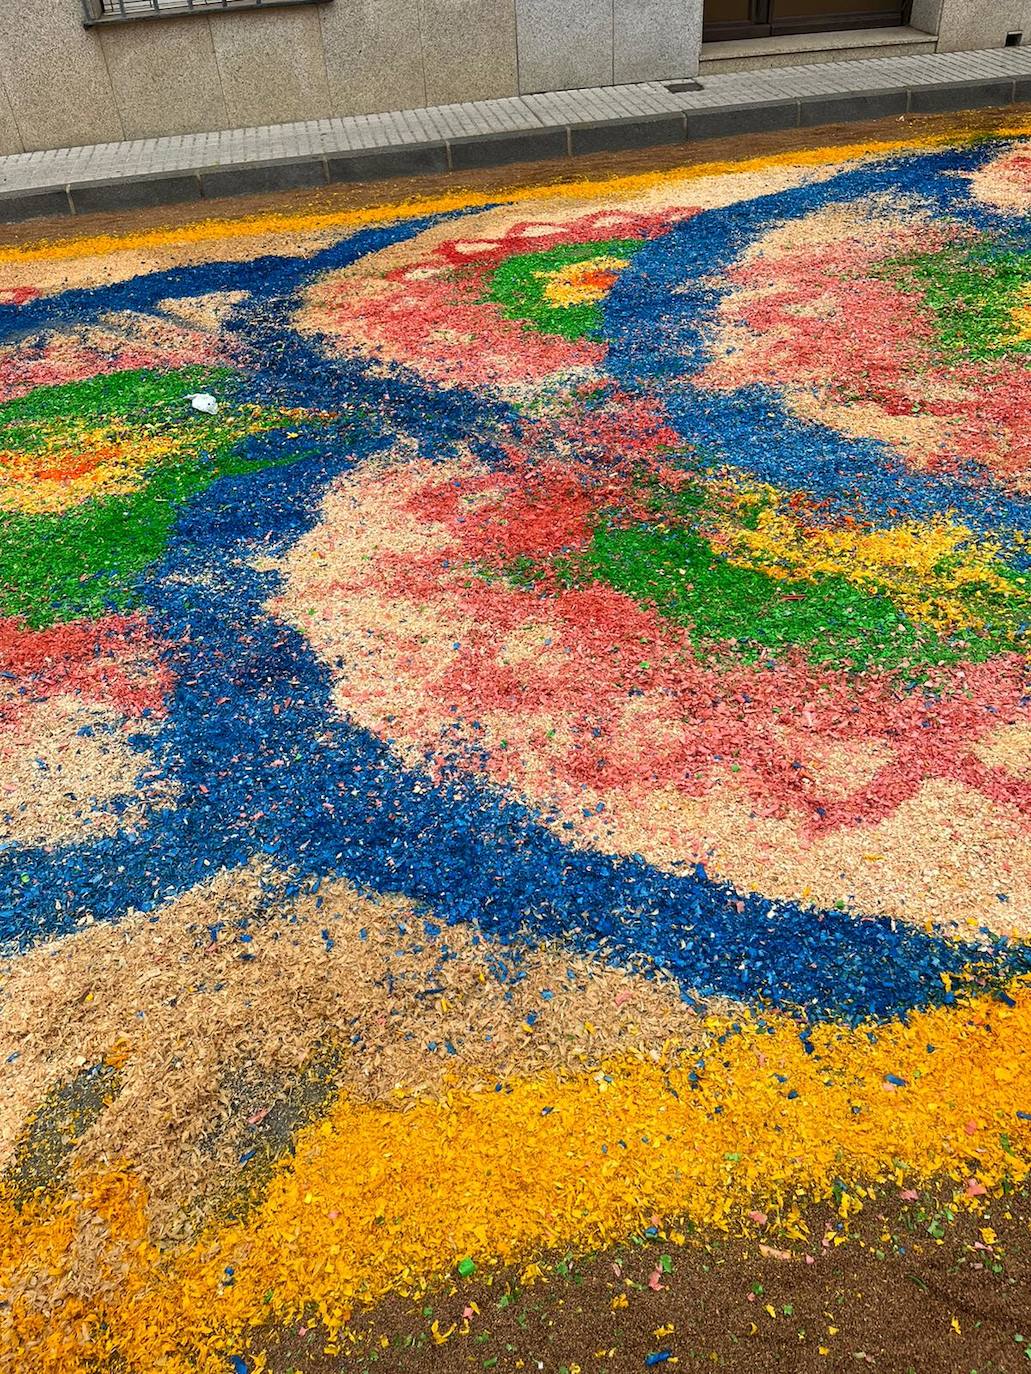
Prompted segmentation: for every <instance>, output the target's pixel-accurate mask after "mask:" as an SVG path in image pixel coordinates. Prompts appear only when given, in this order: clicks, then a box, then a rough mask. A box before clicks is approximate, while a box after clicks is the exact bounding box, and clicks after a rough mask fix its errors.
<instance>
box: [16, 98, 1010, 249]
mask: <svg viewBox="0 0 1031 1374" xmlns="http://www.w3.org/2000/svg"><path fill="white" fill-rule="evenodd" d="M1029 99H1031V77H1021V76H1018V77H1015V78H1003V79H990V80H981V81H941V82H928V83H925V84H923V85H919V86H917V85H913V86H903V85H899V86H889V87H886V88H884V89H875V90H868V91H854V92H840V93H830V94H826V95H825V94H813V95H802V96H798V97H791V98H785V99H782V100H770V101H751V102H748V103H738V104H727V105H721V106H716V107H710V108H708V109H706V108H704V107H703V108H698V107H697V106H695V105H693V104H690V103H686V102H685V105H684V107H683V109H682V110H681V111H679V112H666V113H656V114H635V115H630V116H628V117H627V118H626V119H614V120H597V119H595V120H586V119H585V120H584V121H582V122H577V123H566V124H556V125H553V126H551V127H547V126H543V127H542V126H541V125H538V126H537V127H535V128H529V129H526V130H518V129H517V130H513V131H508V132H503V133H485V134H473V135H470V136H469V137H463V138H450V139H448V138H444V139H440V140H439V141H436V142H422V143H415V142H413V143H400V144H397V143H395V144H394V145H393V146H384V147H380V148H375V147H374V148H364V149H360V150H354V151H346V150H343V149H341V150H339V151H336V152H328V151H327V152H324V153H323V154H322V155H321V156H317V155H312V154H309V155H308V156H305V157H293V158H276V159H263V160H244V161H240V162H237V163H227V164H225V165H217V166H208V167H200V168H197V169H190V170H185V169H181V168H180V169H174V170H169V171H167V172H151V173H143V174H139V175H135V174H127V175H126V176H123V177H108V178H105V179H103V180H96V181H86V180H81V179H80V180H73V181H70V182H59V183H58V184H56V185H52V186H46V185H44V186H38V187H26V188H25V189H18V190H7V191H4V190H3V189H2V188H0V223H14V222H17V221H21V220H26V219H31V218H35V217H44V216H55V215H67V214H69V213H71V214H87V213H89V212H91V211H111V210H129V209H140V208H149V207H151V206H158V205H173V204H180V203H184V202H189V201H199V200H205V199H207V200H215V199H220V198H222V197H226V196H235V195H247V194H251V195H254V194H262V193H265V192H272V191H283V190H297V189H301V188H306V187H311V188H314V187H317V186H325V185H329V184H332V183H339V182H359V181H375V180H381V179H384V178H389V177H399V176H421V175H429V174H434V173H436V174H441V173H446V172H462V171H473V170H478V169H484V168H490V167H502V166H507V165H509V164H512V163H517V162H534V161H541V160H546V159H555V158H559V159H561V158H569V157H576V156H582V155H585V154H589V153H597V152H623V151H631V150H634V149H640V148H649V147H659V146H669V145H672V144H677V143H680V142H682V141H685V140H695V139H709V138H726V137H732V136H734V135H738V134H748V133H762V132H766V131H769V130H774V129H789V128H816V127H818V126H819V125H823V124H847V123H850V122H854V121H858V120H866V119H878V118H890V117H893V116H897V115H902V114H906V113H914V114H916V113H919V114H939V113H957V112H959V111H962V110H969V109H987V108H992V107H1000V106H1006V105H1010V104H1012V103H1014V102H1015V101H1016V102H1019V101H1021V100H1029Z"/></svg>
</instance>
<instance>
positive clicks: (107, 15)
mask: <svg viewBox="0 0 1031 1374" xmlns="http://www.w3.org/2000/svg"><path fill="white" fill-rule="evenodd" d="M327 2H328V0H82V8H83V21H84V23H85V24H86V25H87V27H89V26H91V25H93V24H103V23H113V22H117V21H119V20H122V19H161V18H165V17H168V18H172V17H174V16H176V15H183V14H211V13H218V12H220V11H223V10H260V9H284V8H289V7H290V6H292V5H302V4H326V3H327Z"/></svg>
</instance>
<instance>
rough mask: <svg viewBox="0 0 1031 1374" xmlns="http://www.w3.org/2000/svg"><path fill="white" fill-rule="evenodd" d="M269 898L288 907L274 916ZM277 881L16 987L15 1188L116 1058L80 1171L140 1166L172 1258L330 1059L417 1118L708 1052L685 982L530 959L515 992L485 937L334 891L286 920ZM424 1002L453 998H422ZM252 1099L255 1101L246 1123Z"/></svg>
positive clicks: (249, 874)
mask: <svg viewBox="0 0 1031 1374" xmlns="http://www.w3.org/2000/svg"><path fill="white" fill-rule="evenodd" d="M263 878H264V880H265V882H266V884H271V886H272V889H273V895H272V898H271V901H270V902H269V901H268V899H266V903H265V906H264V908H263V899H262V890H261V882H262V879H263ZM279 882H280V880H279V878H277V875H275V874H274V873H272V872H271V871H269V870H267V869H263V868H262V867H260V866H259V864H258V863H257V862H254V863H252V864H251V865H249V866H247V867H245V868H242V869H236V870H233V871H223V872H220V873H219V874H218V875H217V876H215V877H214V878H212V880H211V881H210V882H209V883H206V884H203V885H201V886H199V887H196V888H194V889H193V890H191V891H190V892H188V893H186V894H185V895H184V896H182V897H180V898H179V899H178V900H176V901H174V902H173V903H171V904H170V905H169V906H166V907H165V908H163V909H162V910H161V911H160V912H159V913H157V914H158V919H157V920H156V921H155V920H152V919H151V917H149V916H144V915H141V914H136V915H130V916H128V917H127V918H126V919H125V920H123V921H122V922H121V923H119V924H116V925H93V926H89V927H87V928H85V929H82V930H80V931H79V932H77V933H75V934H73V935H71V936H68V937H66V938H65V939H63V940H61V941H57V942H53V943H49V944H47V945H44V946H41V947H38V948H35V949H33V950H31V951H29V952H28V953H26V954H22V955H19V956H18V957H17V958H14V959H11V960H9V961H8V962H7V964H6V966H4V967H2V969H0V979H2V993H0V1011H2V1015H0V1065H3V1090H2V1092H0V1167H3V1165H4V1164H5V1163H9V1162H10V1160H11V1158H12V1152H13V1151H14V1150H15V1148H16V1145H17V1142H18V1140H19V1137H20V1136H21V1135H22V1133H23V1131H24V1129H25V1126H26V1123H27V1121H28V1120H29V1119H30V1117H31V1114H32V1113H33V1112H34V1111H35V1109H36V1108H37V1106H38V1105H39V1104H40V1103H41V1101H42V1100H43V1098H44V1097H45V1095H46V1093H47V1092H48V1091H49V1090H50V1089H52V1088H54V1087H55V1086H57V1085H59V1084H61V1083H64V1082H67V1081H68V1080H69V1079H71V1078H72V1077H73V1076H74V1075H75V1074H76V1073H77V1072H79V1071H80V1070H82V1069H84V1068H86V1067H89V1066H91V1065H93V1064H95V1063H97V1062H99V1061H100V1060H102V1059H104V1058H105V1056H108V1057H109V1058H110V1062H112V1063H114V1064H118V1065H121V1066H122V1067H121V1069H120V1074H121V1087H120V1090H119V1091H118V1092H117V1094H116V1095H115V1096H114V1097H113V1100H112V1101H111V1102H110V1104H109V1105H108V1106H107V1107H106V1108H105V1109H104V1111H103V1112H102V1114H101V1116H100V1118H99V1119H98V1121H97V1122H96V1124H95V1125H93V1126H92V1127H91V1128H90V1129H88V1130H87V1131H86V1132H85V1134H84V1135H83V1137H82V1139H81V1140H80V1141H79V1143H78V1146H77V1148H76V1151H75V1162H76V1164H77V1165H79V1166H82V1167H85V1168H87V1169H89V1168H92V1167H94V1166H98V1165H102V1164H104V1163H105V1162H109V1161H112V1160H125V1161H128V1162H129V1163H130V1164H131V1166H132V1168H133V1169H134V1170H135V1171H136V1172H137V1173H138V1175H139V1176H140V1177H141V1178H142V1180H143V1181H144V1183H145V1184H146V1186H147V1188H148V1190H149V1192H150V1199H151V1202H150V1206H151V1218H150V1219H151V1226H152V1232H153V1234H154V1237H155V1239H157V1240H158V1241H160V1242H161V1243H172V1242H175V1241H177V1240H180V1239H183V1238H185V1237H186V1236H188V1235H190V1234H192V1233H193V1232H194V1230H195V1229H196V1226H197V1225H198V1224H199V1222H200V1221H201V1220H203V1218H204V1215H205V1212H206V1210H209V1209H210V1207H211V1205H212V1204H213V1203H214V1202H215V1201H217V1199H218V1197H219V1196H220V1194H224V1190H225V1188H226V1184H227V1180H230V1181H231V1180H232V1178H233V1177H234V1176H235V1174H236V1173H237V1172H238V1170H239V1164H238V1160H239V1156H240V1153H241V1151H242V1150H245V1149H246V1148H247V1142H248V1141H249V1140H251V1139H253V1138H254V1137H253V1135H252V1134H251V1133H249V1132H248V1130H247V1127H246V1117H247V1116H248V1115H253V1114H254V1113H256V1112H258V1111H259V1110H261V1109H265V1108H269V1107H271V1106H273V1105H274V1103H275V1101H276V1100H277V1097H278V1095H279V1094H280V1093H281V1092H283V1091H285V1088H284V1087H283V1086H282V1085H284V1084H288V1083H289V1082H291V1081H292V1080H296V1077H297V1074H298V1072H299V1071H300V1070H301V1069H302V1068H303V1066H304V1065H305V1063H306V1062H308V1061H309V1060H310V1059H311V1058H312V1056H313V1055H315V1054H317V1053H318V1054H324V1053H325V1051H326V1049H327V1047H335V1048H336V1049H337V1050H338V1051H339V1053H340V1056H341V1062H340V1067H339V1070H338V1072H336V1073H335V1075H334V1084H335V1087H336V1088H337V1089H340V1090H346V1091H347V1092H348V1093H349V1094H350V1095H351V1096H353V1097H356V1098H358V1099H360V1100H365V1101H368V1102H373V1103H379V1104H380V1105H382V1106H383V1107H384V1108H385V1109H397V1110H401V1109H402V1106H403V1103H402V1100H401V1099H402V1096H403V1097H404V1099H405V1101H407V1102H410V1101H411V1100H412V1099H411V1095H412V1094H413V1093H419V1092H420V1091H422V1092H437V1091H442V1090H443V1089H444V1088H445V1087H446V1085H447V1082H448V1080H449V1077H450V1075H452V1074H457V1073H460V1074H461V1075H462V1076H463V1081H466V1082H467V1081H468V1080H469V1079H470V1078H471V1077H472V1076H474V1075H482V1076H483V1081H484V1085H485V1087H487V1088H490V1089H493V1086H494V1083H495V1082H496V1081H499V1080H502V1079H506V1078H508V1077H510V1076H512V1075H526V1074H533V1073H535V1072H536V1071H538V1070H543V1069H551V1070H556V1069H557V1070H559V1071H567V1070H568V1071H570V1072H584V1071H588V1070H592V1069H593V1070H597V1068H598V1066H599V1065H600V1064H601V1063H602V1061H604V1060H605V1059H606V1058H608V1057H611V1056H613V1055H617V1054H618V1055H628V1054H629V1055H642V1056H649V1057H651V1058H653V1059H657V1058H658V1057H659V1056H660V1055H661V1053H662V1052H663V1051H664V1050H665V1051H666V1052H667V1053H668V1052H670V1050H671V1047H674V1046H676V1047H687V1048H690V1049H691V1051H692V1052H694V1050H695V1049H696V1048H697V1047H698V1046H700V1045H701V1044H702V1043H703V1039H704V1032H703V1030H702V1028H701V1023H700V1020H699V1018H698V1016H697V1015H696V1014H695V1013H693V1012H692V1011H691V1010H690V1009H689V1008H688V1007H687V1005H686V1004H685V1003H684V1002H683V1001H682V1000H681V999H680V996H679V993H678V991H677V989H676V988H675V987H674V986H673V985H672V984H671V983H668V982H661V981H653V980H651V979H645V978H643V977H640V976H637V975H634V974H633V973H628V972H623V971H619V970H617V969H614V968H611V967H608V966H606V965H605V964H604V963H603V962H601V961H600V960H591V959H587V958H582V957H579V956H576V955H572V954H569V953H568V952H566V951H564V950H559V949H557V948H554V947H547V946H545V947H543V948H536V949H533V950H532V951H531V952H524V956H523V958H522V959H520V960H519V968H520V969H521V970H524V971H525V974H526V976H525V977H524V978H522V979H521V980H520V981H519V982H511V981H505V982H502V981H499V979H498V977H497V976H496V974H495V972H494V971H493V969H494V967H496V965H495V963H494V961H495V960H500V961H502V962H503V963H504V964H506V965H509V966H512V965H513V963H514V960H515V955H514V952H513V950H512V948H511V947H509V946H496V945H494V944H492V942H491V941H490V940H489V939H488V938H486V937H484V935H483V934H482V932H481V931H480V930H479V929H478V927H477V926H476V925H474V924H469V925H462V926H456V927H445V928H444V929H443V930H442V931H441V933H440V934H439V935H433V936H431V935H426V934H425V933H424V928H423V918H422V917H421V916H420V915H418V914H417V913H416V912H415V911H414V909H413V907H412V905H411V904H410V903H409V902H407V901H405V900H403V899H401V898H396V897H384V898H370V897H364V896H361V895H359V894H358V893H357V892H356V891H355V890H354V889H353V888H352V887H351V886H350V885H349V884H347V883H346V882H343V881H338V882H333V883H323V884H322V886H321V888H320V891H319V894H318V895H319V897H321V898H322V904H321V906H317V905H316V899H315V897H314V896H312V895H308V896H303V897H299V898H296V899H294V900H293V901H286V900H284V899H283V897H282V892H281V887H280V886H278V884H279ZM428 914H429V915H432V913H428ZM248 917H249V918H251V920H250V923H249V924H248V926H247V927H246V930H247V933H248V934H249V935H250V936H251V937H252V938H251V940H250V941H249V943H247V944H243V943H240V942H239V941H238V940H237V939H236V936H237V935H238V933H239V923H240V922H241V921H242V920H244V919H246V918H248ZM220 921H221V922H224V923H225V928H224V929H223V931H222V932H221V935H220V938H219V940H218V941H217V942H212V940H211V938H210V934H209V927H211V926H214V925H217V923H218V922H220ZM401 926H404V927H406V928H407V934H402V933H401V931H400V929H399V927H401ZM323 930H328V932H329V934H330V936H331V940H332V947H330V945H329V943H328V942H327V941H326V940H325V939H324V938H323V935H322V932H323ZM363 931H364V932H365V934H364V936H363V935H362V932H363ZM476 940H478V941H479V943H474V941H476ZM445 946H446V947H447V950H448V951H449V954H450V956H451V957H449V958H447V959H445V960H441V955H442V953H443V951H444V947H445ZM399 951H400V954H399ZM244 953H246V954H248V955H251V956H253V957H252V958H250V959H243V958H241V957H240V956H241V955H242V954H244ZM438 964H439V967H438ZM428 988H436V989H439V990H440V991H439V992H436V993H434V994H433V995H430V996H426V995H420V994H424V993H425V991H426V989H428ZM545 990H548V991H550V992H551V994H552V996H551V998H550V999H545V998H543V997H542V996H541V994H542V992H543V991H545ZM530 1012H533V1013H536V1021H535V1023H534V1024H533V1025H532V1026H531V1025H530V1023H529V1022H528V1021H527V1014H528V1013H530ZM140 1013H142V1015H141V1014H140ZM356 1037H357V1039H356ZM430 1042H435V1043H436V1045H437V1049H436V1051H435V1052H430V1051H429V1050H428V1048H427V1047H428V1045H429V1043H430ZM445 1042H450V1043H451V1045H452V1046H453V1047H454V1049H455V1054H453V1055H452V1054H449V1053H448V1052H447V1050H446V1049H445ZM12 1054H17V1056H18V1057H17V1059H16V1060H15V1061H14V1062H13V1063H9V1062H8V1057H9V1056H10V1055H12ZM240 1083H243V1084H245V1085H249V1092H250V1094H251V1096H250V1098H249V1100H248V1101H246V1102H245V1104H244V1105H243V1107H241V1106H240V1104H239V1102H235V1103H234V1084H237V1085H238V1084H240ZM238 1091H239V1089H238V1088H237V1092H238Z"/></svg>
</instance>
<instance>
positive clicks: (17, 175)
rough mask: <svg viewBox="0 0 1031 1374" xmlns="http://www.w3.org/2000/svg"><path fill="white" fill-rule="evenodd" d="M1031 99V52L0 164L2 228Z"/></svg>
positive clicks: (453, 110)
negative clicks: (36, 219)
mask: <svg viewBox="0 0 1031 1374" xmlns="http://www.w3.org/2000/svg"><path fill="white" fill-rule="evenodd" d="M1022 100H1031V47H1024V48H999V49H993V50H991V51H987V52H974V53H940V54H939V53H926V54H918V55H914V56H908V57H884V58H873V59H870V60H868V61H856V62H828V63H821V64H819V65H814V66H797V67H779V68H771V69H768V70H765V71H751V72H726V73H716V74H713V75H711V76H704V77H702V78H700V79H699V80H698V81H684V82H670V83H668V84H666V83H663V82H646V83H642V84H639V85H633V86H607V87H599V88H596V89H591V90H581V91H551V92H547V93H545V94H543V95H526V96H519V97H512V98H509V99H504V100H479V101H470V102H468V103H465V104H460V105H438V106H434V107H431V108H429V109H422V110H405V111H400V112H398V113H393V114H375V115H357V116H354V117H352V118H347V119H317V120H309V121H307V122H305V123H301V124H277V125H268V126H266V127H264V128H253V129H231V130H227V131H224V132H219V133H208V134H184V135H179V136H175V137H171V138H148V139H136V140H133V141H130V142H124V143H99V144H94V145H93V146H90V147H85V148H60V149H57V150H56V151H50V152H39V153H17V154H14V155H12V156H10V157H4V158H0V220H7V221H10V220H18V219H26V218H29V217H31V216H35V215H54V214H69V213H73V214H84V213H86V212H88V211H91V210H112V209H120V208H125V209H128V208H132V207H136V206H145V205H161V204H171V203H174V202H179V201H189V200H200V199H203V198H211V197H219V196H228V195H236V194H244V193H253V192H261V191H273V190H285V189H291V188H295V187H305V186H321V185H326V184H328V183H330V182H340V181H366V180H369V179H373V178H376V177H393V176H405V175H411V174H415V173H420V172H448V171H454V172H461V171H467V170H469V169H471V168H477V167H491V166H500V165H503V164H505V163H510V162H523V161H535V160H538V159H541V158H551V157H555V158H563V157H571V156H576V155H577V154H580V153H594V152H605V151H621V150H623V149H629V148H644V147H649V146H652V145H657V144H669V143H679V142H681V141H682V140H684V139H698V138H713V137H723V136H726V135H730V134H743V133H755V132H761V131H766V130H771V129H786V128H796V127H802V128H805V127H810V126H815V125H819V124H832V123H842V122H846V121H849V120H862V119H877V118H883V117H887V116H892V115H901V114H906V113H937V112H942V111H950V110H968V109H977V108H987V107H994V106H1003V105H1009V104H1012V103H1014V102H1016V101H1022Z"/></svg>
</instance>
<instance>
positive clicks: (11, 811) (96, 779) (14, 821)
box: [0, 696, 177, 847]
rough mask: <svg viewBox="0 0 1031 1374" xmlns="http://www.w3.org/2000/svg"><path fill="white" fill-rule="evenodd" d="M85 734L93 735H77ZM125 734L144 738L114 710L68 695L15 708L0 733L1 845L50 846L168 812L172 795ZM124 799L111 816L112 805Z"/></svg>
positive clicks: (146, 756) (147, 758)
mask: <svg viewBox="0 0 1031 1374" xmlns="http://www.w3.org/2000/svg"><path fill="white" fill-rule="evenodd" d="M84 727H90V728H91V730H92V733H91V734H89V735H82V734H80V731H81V730H82V729H83V728H84ZM129 733H132V734H133V735H139V734H143V733H146V726H145V723H142V722H140V721H132V722H131V723H129V724H128V725H127V724H126V722H125V721H124V719H123V718H122V716H121V715H120V714H119V713H118V712H117V711H113V710H111V709H110V708H109V707H105V706H103V705H100V704H92V705H91V704H88V703H86V702H83V701H80V700H79V699H78V698H76V697H72V696H56V697H50V698H49V699H48V700H47V701H45V702H34V703H31V704H29V705H23V706H19V714H18V717H17V719H16V720H15V721H14V722H13V723H12V725H11V726H10V727H8V728H7V729H5V730H3V731H0V840H2V841H4V842H6V843H17V844H20V845H26V846H48V847H49V846H52V845H59V844H65V843H68V842H70V841H73V840H84V839H86V838H87V837H91V836H92V837H94V838H95V837H97V836H98V835H110V834H113V833H114V832H115V831H116V830H119V829H125V828H129V829H131V828H133V827H134V826H136V825H139V824H141V823H144V821H145V818H146V814H147V812H148V810H150V809H151V808H153V807H155V806H170V805H172V804H173V803H174V800H175V797H176V794H177V788H176V787H175V786H174V785H173V784H171V783H169V782H167V781H165V780H161V779H159V778H158V776H157V773H156V770H155V769H154V768H153V759H152V756H151V755H150V754H149V752H146V751H141V750H139V749H134V748H133V747H132V746H131V745H130V744H129V741H128V738H127V736H128V734H129ZM126 798H132V800H131V802H130V803H129V805H128V807H126V808H123V809H122V810H121V812H120V813H118V812H116V811H115V810H114V809H113V807H112V803H114V802H116V801H119V800H124V799H126Z"/></svg>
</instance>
